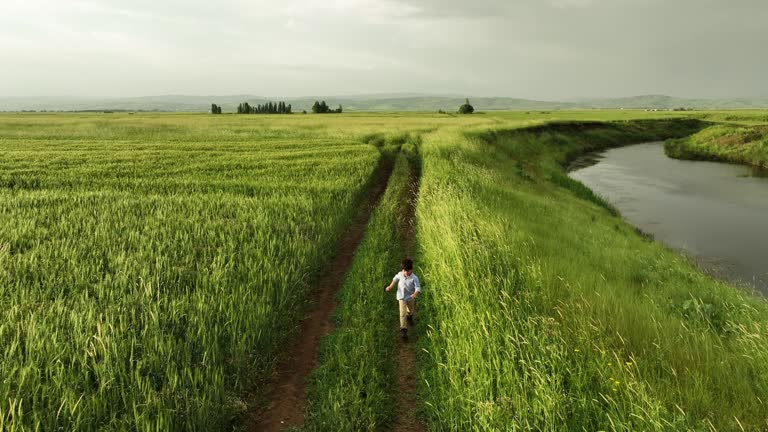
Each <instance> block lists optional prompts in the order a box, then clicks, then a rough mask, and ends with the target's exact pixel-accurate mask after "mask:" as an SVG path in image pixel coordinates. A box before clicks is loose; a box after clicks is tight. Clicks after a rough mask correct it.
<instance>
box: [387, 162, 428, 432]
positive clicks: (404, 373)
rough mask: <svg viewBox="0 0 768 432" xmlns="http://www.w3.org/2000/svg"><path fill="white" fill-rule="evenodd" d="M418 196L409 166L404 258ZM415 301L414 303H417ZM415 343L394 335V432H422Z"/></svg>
mask: <svg viewBox="0 0 768 432" xmlns="http://www.w3.org/2000/svg"><path fill="white" fill-rule="evenodd" d="M418 193H419V173H418V172H417V171H416V170H415V169H414V167H413V166H412V167H411V178H410V181H409V193H408V207H407V210H406V211H407V214H406V218H405V225H406V226H405V227H403V233H404V236H403V247H404V248H405V254H406V255H407V256H413V253H414V242H415V240H416V214H415V213H416V200H417V198H418ZM417 301H418V300H417ZM418 312H419V309H418V307H417V308H416V314H417V315H416V318H415V325H419V322H418ZM415 342H416V340H415V339H414V338H413V336H411V338H410V340H409V341H408V342H403V341H401V340H400V338H399V336H398V344H397V374H398V375H397V396H398V400H397V408H396V410H395V411H396V412H397V420H396V421H395V428H394V430H395V432H417V431H419V432H420V431H424V430H425V428H424V425H423V424H422V423H421V421H420V420H419V418H418V416H417V401H416V387H417V379H418V377H417V374H416V348H415V346H414V343H415Z"/></svg>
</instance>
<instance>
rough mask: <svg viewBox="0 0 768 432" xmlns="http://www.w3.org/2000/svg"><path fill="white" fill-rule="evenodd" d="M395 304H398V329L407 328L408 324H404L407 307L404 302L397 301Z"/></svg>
mask: <svg viewBox="0 0 768 432" xmlns="http://www.w3.org/2000/svg"><path fill="white" fill-rule="evenodd" d="M397 302H398V303H399V304H400V328H401V329H404V328H408V323H407V322H406V319H407V316H408V305H407V304H406V303H405V300H398V301H397Z"/></svg>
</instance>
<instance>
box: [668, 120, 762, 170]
mask: <svg viewBox="0 0 768 432" xmlns="http://www.w3.org/2000/svg"><path fill="white" fill-rule="evenodd" d="M664 150H665V152H666V153H667V156H669V157H673V158H677V159H691V160H712V161H725V162H732V163H738V164H744V165H751V166H754V167H757V168H761V169H768V127H767V126H737V125H723V124H721V125H715V126H711V127H708V128H707V129H704V130H703V131H701V132H699V133H697V134H695V135H692V136H689V137H685V138H680V139H676V140H670V141H668V142H667V143H665V145H664Z"/></svg>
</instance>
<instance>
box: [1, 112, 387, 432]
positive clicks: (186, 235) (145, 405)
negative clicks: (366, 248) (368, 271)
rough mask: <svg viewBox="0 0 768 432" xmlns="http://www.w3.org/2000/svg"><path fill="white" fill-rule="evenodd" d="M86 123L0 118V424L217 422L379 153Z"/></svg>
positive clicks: (343, 145) (171, 425) (247, 382)
mask: <svg viewBox="0 0 768 432" xmlns="http://www.w3.org/2000/svg"><path fill="white" fill-rule="evenodd" d="M86 118H87V119H88V120H86V121H82V120H74V125H72V126H67V125H66V123H64V122H66V121H68V120H73V119H72V118H70V117H63V118H62V123H60V124H59V125H58V126H60V127H61V129H58V128H57V127H56V126H57V125H55V124H50V125H47V128H48V130H49V131H50V132H52V133H51V134H50V135H48V136H47V137H41V138H38V137H37V135H40V134H43V133H45V130H46V127H41V128H30V132H29V133H27V130H26V127H28V125H29V123H24V122H23V121H22V123H21V124H19V123H14V122H13V121H3V122H2V123H0V263H1V265H0V309H2V310H3V311H4V312H3V314H2V317H1V318H0V376H2V377H3V378H2V380H0V401H2V402H0V429H2V430H7V431H14V430H35V429H42V430H57V428H62V429H63V430H96V429H104V428H106V429H112V430H125V429H137V430H222V429H225V428H226V427H227V425H228V424H229V423H230V422H231V421H232V420H233V418H234V416H235V415H237V414H239V412H240V411H241V410H242V409H243V401H242V400H241V396H242V395H243V394H244V392H245V391H247V390H250V389H251V388H252V386H253V385H254V383H256V382H258V380H259V379H263V378H264V377H265V376H266V375H267V374H268V373H269V371H270V368H271V366H272V362H273V360H274V358H275V355H276V350H277V349H278V348H279V347H280V345H281V344H282V342H283V341H284V339H285V336H286V335H287V333H289V331H286V329H291V328H292V326H293V324H294V323H295V321H296V319H297V318H298V317H299V316H301V314H302V313H303V310H304V304H305V302H306V294H307V291H308V288H309V286H310V284H311V282H312V281H313V278H314V274H315V273H316V272H317V271H318V270H319V269H320V268H321V267H322V266H323V265H324V264H325V262H326V261H327V260H328V259H329V256H328V252H327V251H328V250H332V249H334V248H335V242H336V240H337V239H338V238H339V234H340V232H341V230H342V229H343V227H344V226H345V225H346V224H347V223H348V221H349V220H350V219H351V212H352V211H353V209H355V208H356V204H357V202H358V201H359V199H360V197H361V196H362V194H364V193H365V191H366V183H367V181H368V179H369V178H370V176H371V173H372V172H373V169H374V168H375V166H376V161H377V160H378V158H379V155H378V152H377V151H376V150H375V149H373V148H372V147H370V146H364V145H362V144H360V143H359V142H353V141H349V140H346V141H345V140H339V139H327V138H325V139H310V138H307V137H303V136H301V135H296V136H295V137H289V136H283V134H282V133H274V132H273V131H269V130H261V131H257V130H252V129H250V130H249V136H248V138H247V139H245V140H238V139H237V138H236V135H235V134H233V133H232V132H233V131H232V130H230V129H222V130H218V131H217V132H216V133H215V134H214V135H217V137H218V139H216V141H215V144H211V142H213V141H210V140H208V139H189V138H188V137H185V136H184V133H183V132H180V131H179V132H177V131H176V129H177V128H181V127H182V126H183V124H181V123H177V124H168V125H164V127H163V128H159V127H156V128H153V127H152V122H151V121H150V122H146V123H141V122H140V121H139V122H136V123H127V124H126V123H125V122H124V121H123V122H121V121H119V120H118V121H114V122H110V123H102V122H101V121H100V120H98V117H95V116H94V117H86ZM4 120H5V119H4ZM55 120H56V119H54V122H53V123H55ZM91 122H94V123H95V124H94V125H93V126H96V128H94V129H92V128H91V126H92V125H91ZM134 126H136V129H133V127H134ZM165 128H169V130H164V129H165ZM105 129H106V130H105ZM62 131H63V132H62ZM166 133H168V134H169V135H171V136H173V137H175V138H176V139H168V138H162V139H160V140H159V141H156V140H155V139H154V137H155V136H162V135H164V134H166ZM299 133H301V132H299ZM94 134H102V137H101V138H98V139H94V137H93V135H94ZM112 135H114V136H115V137H114V138H111V137H110V136H112Z"/></svg>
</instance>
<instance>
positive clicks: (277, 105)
mask: <svg viewBox="0 0 768 432" xmlns="http://www.w3.org/2000/svg"><path fill="white" fill-rule="evenodd" d="M237 113H238V114H292V113H293V111H292V107H291V104H286V103H285V102H282V101H281V102H267V103H265V104H263V105H262V104H258V105H251V104H249V103H248V102H243V103H241V104H240V105H238V106H237Z"/></svg>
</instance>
